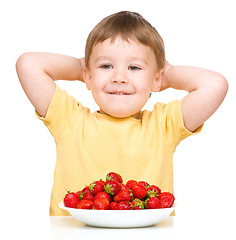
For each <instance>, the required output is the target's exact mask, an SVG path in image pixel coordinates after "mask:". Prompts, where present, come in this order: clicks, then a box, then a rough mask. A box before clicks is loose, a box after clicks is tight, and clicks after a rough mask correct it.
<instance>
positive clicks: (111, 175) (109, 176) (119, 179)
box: [106, 172, 123, 183]
mask: <svg viewBox="0 0 236 240" xmlns="http://www.w3.org/2000/svg"><path fill="white" fill-rule="evenodd" d="M108 180H114V181H117V182H119V183H122V182H123V179H122V177H121V176H120V174H118V173H115V172H110V173H108V174H107V175H106V181H108Z"/></svg>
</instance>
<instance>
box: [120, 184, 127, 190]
mask: <svg viewBox="0 0 236 240" xmlns="http://www.w3.org/2000/svg"><path fill="white" fill-rule="evenodd" d="M120 187H121V188H120V190H129V188H128V187H127V186H126V185H125V184H124V183H121V184H120Z"/></svg>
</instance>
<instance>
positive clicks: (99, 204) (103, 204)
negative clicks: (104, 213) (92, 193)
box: [92, 198, 109, 210]
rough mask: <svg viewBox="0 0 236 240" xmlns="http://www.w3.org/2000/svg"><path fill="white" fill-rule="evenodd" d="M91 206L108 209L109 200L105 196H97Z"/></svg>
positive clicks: (97, 208)
mask: <svg viewBox="0 0 236 240" xmlns="http://www.w3.org/2000/svg"><path fill="white" fill-rule="evenodd" d="M92 208H93V209H96V210H108V208H109V201H108V200H107V199H106V198H99V199H97V200H95V201H94V202H93V207H92Z"/></svg>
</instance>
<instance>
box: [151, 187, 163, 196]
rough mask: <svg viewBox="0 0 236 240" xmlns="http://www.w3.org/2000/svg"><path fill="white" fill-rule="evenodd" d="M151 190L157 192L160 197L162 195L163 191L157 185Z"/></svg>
mask: <svg viewBox="0 0 236 240" xmlns="http://www.w3.org/2000/svg"><path fill="white" fill-rule="evenodd" d="M151 188H153V189H155V190H156V191H157V194H158V195H159V194H160V193H161V189H160V188H159V187H158V186H156V185H151Z"/></svg>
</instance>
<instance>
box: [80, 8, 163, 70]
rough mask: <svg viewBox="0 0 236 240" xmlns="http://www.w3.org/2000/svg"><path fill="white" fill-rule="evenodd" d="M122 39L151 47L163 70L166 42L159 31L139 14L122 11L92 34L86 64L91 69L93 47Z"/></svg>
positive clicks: (88, 43) (108, 18)
mask: <svg viewBox="0 0 236 240" xmlns="http://www.w3.org/2000/svg"><path fill="white" fill-rule="evenodd" d="M116 37H121V38H122V39H123V40H126V41H128V42H129V39H135V40H138V41H139V42H140V43H142V44H143V45H146V46H149V47H150V48H151V49H152V50H153V51H154V53H155V56H156V61H157V67H158V70H160V69H161V68H163V66H164V62H165V49H164V42H163V40H162V38H161V36H160V35H159V33H158V32H157V30H156V29H155V28H154V27H153V26H152V25H151V24H150V23H149V22H148V21H147V20H145V19H144V18H143V17H142V16H141V15H140V14H139V13H135V12H129V11H122V12H118V13H114V14H112V15H110V16H108V17H106V18H104V19H102V20H101V21H100V22H99V23H98V24H97V25H96V26H95V27H94V29H93V30H92V31H91V32H90V34H89V36H88V38H87V42H86V47H85V63H86V66H87V68H89V58H90V55H91V53H92V49H93V47H94V46H95V45H96V44H97V43H102V42H103V41H105V40H107V39H109V38H111V42H114V40H115V39H116Z"/></svg>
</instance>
